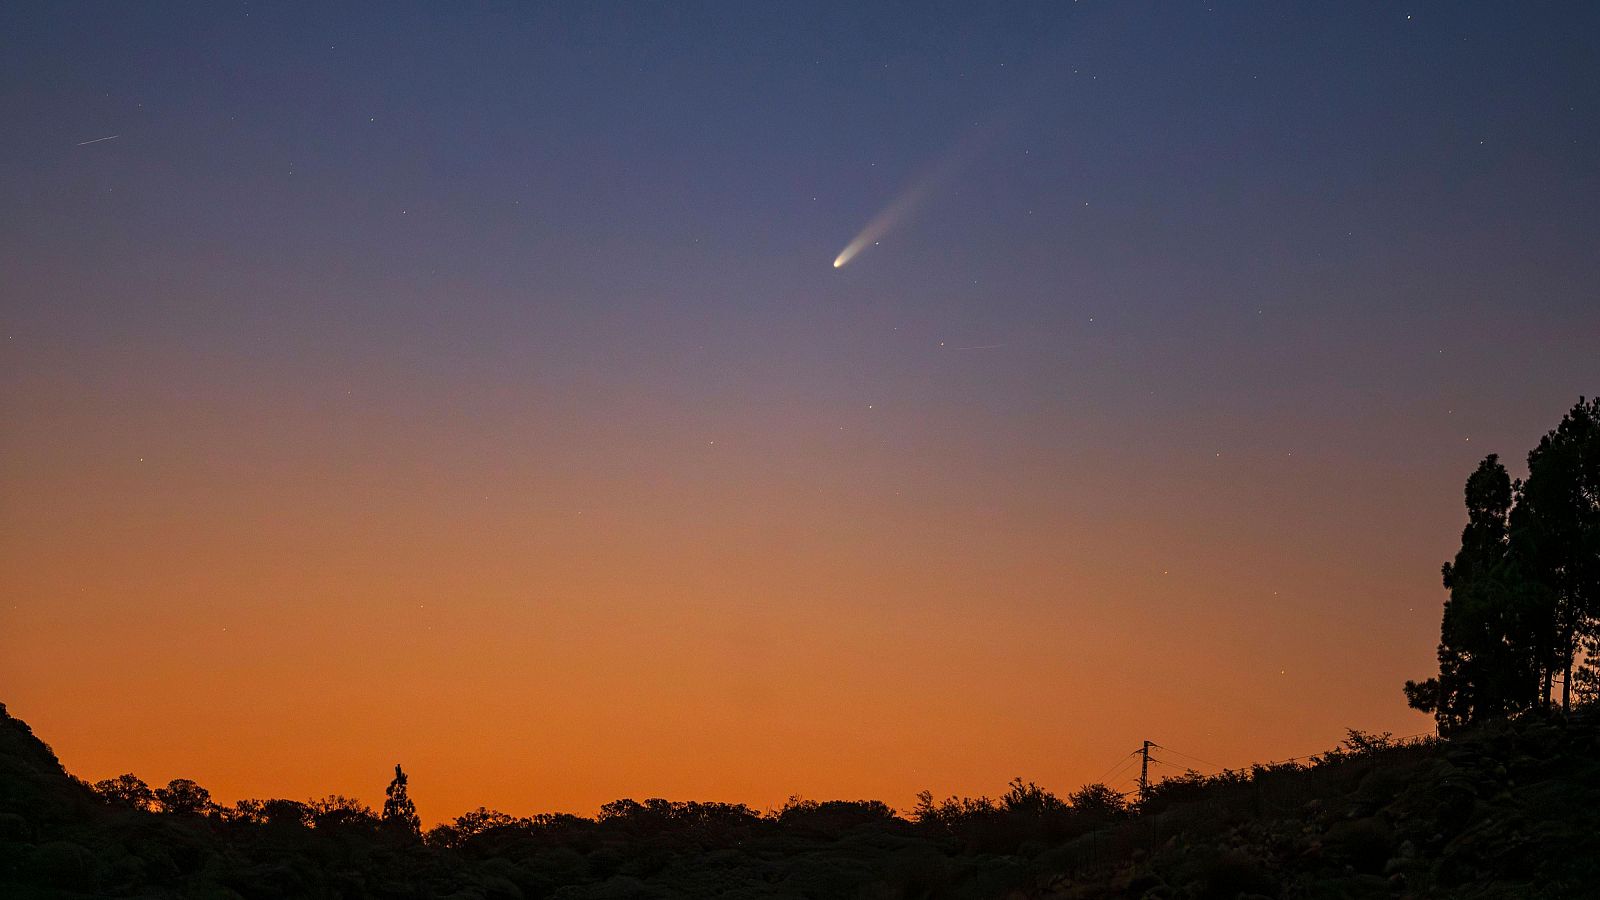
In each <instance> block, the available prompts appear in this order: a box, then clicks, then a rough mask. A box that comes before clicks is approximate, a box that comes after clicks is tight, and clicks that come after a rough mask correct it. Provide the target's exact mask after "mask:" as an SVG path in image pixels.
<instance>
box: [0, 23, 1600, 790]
mask: <svg viewBox="0 0 1600 900" xmlns="http://www.w3.org/2000/svg"><path fill="white" fill-rule="evenodd" d="M1597 44H1600V6H1596V5H1594V4H1588V3H1578V2H1568V3H1562V2H1556V3H1548V4H1519V3H1442V2H1441V3H1425V2H1413V3H1404V2H1402V3H1392V2H1385V3H1341V4H1324V3H1265V2H1237V3H1233V2H1216V3H1211V4H1207V3H1201V2H1183V3H1135V2H1109V0H1093V2H1090V0H1085V2H1079V3H1059V2H1049V3H1027V2H1019V3H1008V4H989V3H974V4H955V3H878V4H859V3H799V2H796V3H783V4H769V3H743V2H729V3H712V2H704V3H681V4H678V3H673V4H645V3H626V4H612V3H589V2H582V3H555V4H510V3H495V4H490V3H481V4H403V3H384V4H337V5H335V4H313V3H306V4H292V3H260V4H252V3H226V2H217V3H170V4H159V5H148V4H121V3H104V4H80V3H73V2H69V3H60V2H49V3H43V2H19V3H8V4H5V5H4V6H3V7H0V121H3V122H4V123H6V124H5V127H4V128H3V129H0V209H3V210H5V214H4V215H3V216H0V332H3V344H0V413H3V414H0V701H4V702H5V703H6V704H7V705H8V706H9V708H10V710H11V712H12V713H13V714H14V715H17V716H19V717H21V718H23V719H25V720H27V721H28V722H29V723H30V724H32V725H33V727H34V729H35V730H36V731H37V732H38V733H39V734H40V736H41V737H42V738H43V739H44V740H46V741H48V742H49V743H51V744H52V745H53V747H54V749H55V750H56V752H57V753H58V755H59V756H60V757H61V759H62V761H63V762H64V764H65V765H66V766H67V768H68V769H69V770H70V771H72V772H73V773H75V774H77V775H79V776H82V777H85V778H88V779H90V780H96V779H100V778H106V777H110V776H113V775H116V774H120V773H122V772H129V771H131V772H134V773H137V774H138V775H140V776H141V777H143V778H144V779H145V780H147V781H150V782H152V783H162V784H164V783H165V782H166V781H167V780H168V779H171V778H175V777H187V778H193V779H195V780H197V781H199V782H200V783H201V784H202V785H204V786H206V787H208V788H209V789H210V790H211V791H212V792H213V794H214V795H216V797H217V798H218V799H219V800H223V801H225V802H231V801H233V800H235V799H238V798H242V797H290V798H300V799H303V798H307V797H313V796H317V797H320V796H322V795H325V794H328V793H342V794H347V795H354V796H357V797H360V798H362V799H365V800H367V801H368V802H372V803H376V802H381V800H382V789H383V786H384V785H385V784H386V783H387V781H388V779H389V777H390V775H391V773H392V766H393V765H394V763H396V762H400V763H402V764H403V765H404V766H405V767H406V770H407V771H408V773H409V774H410V776H411V791H412V796H413V797H414V798H415V799H416V801H417V803H418V806H419V808H420V810H421V812H422V814H423V818H424V820H425V821H430V822H432V821H439V820H442V819H448V818H450V817H453V816H455V815H457V814H459V813H461V812H464V811H466V810H469V809H472V808H475V807H477V806H480V805H483V806H488V807H491V808H497V809H501V810H504V811H506V812H509V813H513V814H518V815H526V814H531V813H535V812H545V811H566V812H574V813H579V814H585V815H592V814H593V813H594V811H595V810H596V808H597V807H598V806H599V805H600V804H601V803H604V802H607V801H609V800H613V799H617V798H620V797H633V798H637V799H642V798H645V797H657V796H659V797H667V798H671V799H679V800H687V799H696V800H721V801H734V802H745V803H749V804H751V805H752V806H754V807H756V808H758V809H762V808H768V807H771V806H775V805H778V804H781V803H782V802H783V800H784V799H785V798H787V797H789V796H790V795H793V794H799V795H803V796H806V797H811V798H816V799H828V798H878V799H882V800H885V801H886V802H888V803H890V804H891V805H892V806H895V807H898V808H902V809H906V808H909V807H910V806H911V805H912V803H913V798H914V794H915V793H916V792H917V791H919V790H923V789H928V790H931V791H933V792H934V793H935V794H937V795H940V796H944V795H948V794H967V795H978V794H988V795H990V796H994V795H997V794H998V793H1000V792H1003V791H1004V789H1005V784H1006V782H1007V781H1008V780H1009V779H1011V778H1013V777H1016V776H1022V777H1024V778H1026V779H1029V780H1034V781H1037V782H1039V783H1040V784H1041V785H1043V786H1045V787H1047V788H1049V789H1052V790H1054V791H1056V792H1057V793H1061V794H1065V793H1066V792H1067V791H1070V790H1072V789H1074V788H1076V787H1077V786H1078V785H1080V784H1083V783H1086V782H1090V781H1094V780H1098V779H1100V778H1107V779H1109V780H1110V781H1112V782H1113V783H1114V785H1115V786H1116V787H1118V788H1119V789H1128V788H1130V787H1131V786H1132V785H1131V782H1130V780H1129V779H1130V778H1131V777H1132V773H1131V769H1130V768H1129V767H1128V766H1127V765H1126V764H1125V763H1126V759H1125V757H1126V755H1127V752H1128V751H1129V750H1131V749H1133V748H1135V747H1137V746H1139V744H1140V742H1141V741H1143V740H1146V739H1148V740H1152V741H1155V742H1157V743H1159V744H1161V745H1163V746H1166V747H1169V748H1172V750H1173V754H1176V753H1182V754H1187V756H1177V755H1172V754H1169V755H1167V756H1166V757H1165V758H1166V759H1167V760H1168V761H1169V763H1171V764H1185V763H1191V762H1192V763H1193V764H1194V765H1195V767H1196V768H1199V769H1201V770H1204V771H1211V770H1213V768H1214V767H1215V766H1240V765H1244V764H1248V763H1250V762H1252V761H1265V760H1274V759H1283V758H1286V757H1292V756H1301V755H1305V754H1308V753H1313V752H1317V751H1320V750H1324V749H1326V748H1328V747H1330V746H1332V745H1334V744H1335V743H1336V742H1337V741H1338V740H1339V739H1341V738H1342V737H1343V736H1344V734H1345V729H1346V728H1361V729H1365V730H1371V731H1392V732H1394V733H1395V734H1397V735H1409V734H1415V733H1419V732H1424V731H1427V730H1429V728H1430V727H1431V721H1430V720H1429V719H1428V717H1426V716H1423V715H1422V714H1420V713H1416V712H1414V711H1410V710H1408V709H1407V708H1406V706H1405V702H1404V698H1403V697H1402V695H1401V692H1400V685H1401V683H1402V682H1403V681H1404V680H1405V679H1407V678H1420V677H1424V676H1426V675H1428V674H1430V673H1431V672H1432V671H1434V668H1433V667H1434V665H1435V663H1434V659H1433V653H1434V646H1435V643H1436V642H1437V639H1438V621H1439V613H1440V609H1441V604H1442V602H1443V600H1444V596H1445V595H1444V591H1443V589H1442V588H1441V587H1440V585H1439V566H1440V564H1441V563H1442V562H1443V561H1444V560H1446V559H1448V558H1450V556H1451V555H1452V554H1453V553H1454V550H1455V548H1456V546H1457V543H1458V540H1459V533H1460V528H1461V526H1462V525H1463V524H1464V519H1465V514H1464V509H1463V507H1462V502H1461V487H1462V483H1463V482H1464V480H1465V478H1466V476H1467V474H1468V473H1469V472H1470V471H1471V470H1472V468H1473V467H1474V465H1475V463H1476V462H1477V460H1478V459H1480V458H1481V457H1482V456H1483V455H1484V454H1487V453H1491V452H1493V453H1499V454H1501V455H1502V456H1503V457H1504V458H1506V459H1507V460H1508V461H1509V462H1510V463H1511V466H1512V469H1513V472H1514V473H1515V472H1517V471H1520V470H1521V468H1522V460H1523V458H1524V456H1525V454H1526V452H1527V451H1528V450H1529V449H1530V448H1531V447H1532V446H1533V445H1534V444H1535V443H1536V442H1537V439H1538V437H1539V436H1540V435H1541V434H1542V433H1543V432H1544V431H1546V430H1548V429H1549V428H1551V427H1553V426H1554V425H1555V424H1556V422H1557V421H1559V419H1560V417H1561V414H1562V413H1563V412H1564V411H1565V410H1566V409H1568V408H1569V407H1570V406H1571V405H1572V404H1573V403H1574V402H1575V401H1576V400H1577V399H1578V397H1579V396H1580V395H1589V396H1592V395H1594V394H1595V393H1597V392H1600V353H1597V352H1596V350H1597V347H1600V296H1597V285H1600V252H1597V251H1600V46H1597ZM886 220H887V221H886ZM864 230H865V231H866V233H867V236H868V237H869V238H870V240H866V241H862V242H859V244H858V246H857V247H856V250H855V252H853V253H852V254H850V256H849V258H848V260H847V261H845V262H844V263H843V264H841V265H837V266H836V265H835V262H836V261H838V260H839V259H840V257H841V254H842V253H843V252H844V251H845V248H846V247H847V246H850V245H851V244H852V242H856V239H857V238H858V236H860V235H862V234H863V232H864ZM1118 763H1123V764H1124V765H1123V768H1122V769H1121V770H1117V769H1114V768H1113V767H1114V766H1115V765H1116V764H1118ZM1175 771H1176V769H1174V768H1173V767H1172V766H1171V765H1169V766H1168V767H1166V768H1164V769H1163V768H1160V767H1158V768H1157V773H1166V774H1172V773H1174V772H1175Z"/></svg>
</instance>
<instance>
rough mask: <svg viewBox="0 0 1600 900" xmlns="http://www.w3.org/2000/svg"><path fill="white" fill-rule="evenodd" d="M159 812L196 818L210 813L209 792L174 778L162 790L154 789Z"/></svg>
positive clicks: (182, 779)
mask: <svg viewBox="0 0 1600 900" xmlns="http://www.w3.org/2000/svg"><path fill="white" fill-rule="evenodd" d="M155 795H156V800H157V801H158V802H160V804H161V811H162V812H168V813H173V814H175V815H180V816H198V815H200V814H201V813H205V812H210V811H211V792H210V791H208V790H206V789H205V788H203V787H201V786H200V785H198V784H195V783H194V782H193V781H190V780H189V779H187V778H174V779H172V780H171V781H169V782H167V786H166V787H164V788H156V791H155Z"/></svg>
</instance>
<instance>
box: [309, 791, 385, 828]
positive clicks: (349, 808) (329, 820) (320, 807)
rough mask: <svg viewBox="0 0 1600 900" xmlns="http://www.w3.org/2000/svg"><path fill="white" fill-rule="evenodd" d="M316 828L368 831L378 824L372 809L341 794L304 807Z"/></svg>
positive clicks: (331, 795)
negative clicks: (308, 811)
mask: <svg viewBox="0 0 1600 900" xmlns="http://www.w3.org/2000/svg"><path fill="white" fill-rule="evenodd" d="M306 806H307V808H308V809H309V810H310V814H311V824H312V825H314V826H316V827H317V828H356V829H363V830H365V829H370V828H372V827H374V826H376V825H377V824H378V817H377V816H376V815H374V814H373V812H372V808H371V807H369V806H367V805H366V804H365V803H362V802H361V801H360V800H353V799H351V798H349V797H346V796H344V795H343V794H329V795H328V796H326V797H323V798H322V799H321V800H313V801H311V802H310V803H309V804H307V805H306Z"/></svg>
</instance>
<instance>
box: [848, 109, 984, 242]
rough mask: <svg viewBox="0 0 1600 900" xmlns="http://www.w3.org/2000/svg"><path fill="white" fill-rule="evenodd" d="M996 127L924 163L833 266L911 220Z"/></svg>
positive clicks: (969, 136) (979, 131) (967, 137)
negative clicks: (926, 163) (930, 161)
mask: <svg viewBox="0 0 1600 900" xmlns="http://www.w3.org/2000/svg"><path fill="white" fill-rule="evenodd" d="M995 130H996V129H995V128H993V127H987V128H983V127H980V128H977V129H975V130H974V131H972V132H970V133H968V134H967V135H965V136H963V137H962V138H961V139H960V140H958V141H956V142H955V144H954V145H952V146H951V147H950V149H948V150H946V151H945V152H944V155H942V156H940V157H939V158H938V159H936V160H934V161H933V162H932V163H929V164H928V165H926V166H924V167H923V168H922V169H921V171H919V172H918V173H917V174H916V176H915V177H913V178H912V179H911V181H910V182H908V183H907V184H906V186H905V187H903V188H901V189H900V193H898V194H896V195H895V197H894V199H893V200H891V201H889V204H888V205H887V206H885V207H884V208H883V209H882V210H880V211H879V212H878V214H877V215H875V216H873V217H872V218H871V219H869V220H867V224H866V225H865V226H863V227H862V229H861V231H860V232H858V233H857V234H856V236H855V237H854V238H852V239H851V240H850V243H848V244H846V245H845V247H844V249H843V250H840V251H839V255H838V256H836V257H834V259H833V267H834V268H835V269H842V268H844V267H845V265H846V264H847V263H849V262H850V261H851V260H852V259H855V258H856V257H857V256H859V255H860V254H861V251H863V250H865V249H867V248H868V247H871V246H873V245H875V244H877V243H878V241H879V240H880V239H882V238H883V236H884V235H886V234H888V233H889V232H890V231H891V230H893V229H894V228H895V227H896V226H898V225H900V224H901V223H903V222H905V221H906V220H907V219H910V218H911V217H912V216H913V215H915V213H916V212H917V210H918V209H919V208H921V206H922V204H923V203H924V202H925V201H926V200H927V199H928V198H929V197H930V196H932V195H933V194H935V193H937V192H939V191H940V190H941V189H943V188H944V187H945V186H946V185H948V184H949V183H950V182H951V181H952V180H954V178H955V177H956V176H957V175H959V174H960V173H961V170H962V169H964V168H966V167H967V164H968V163H970V162H971V161H972V159H973V157H975V156H977V155H978V152H979V151H981V150H982V149H983V148H984V147H985V146H987V145H988V144H989V142H990V139H991V138H992V137H993V136H994V133H995Z"/></svg>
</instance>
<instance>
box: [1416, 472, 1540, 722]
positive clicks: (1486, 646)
mask: <svg viewBox="0 0 1600 900" xmlns="http://www.w3.org/2000/svg"><path fill="white" fill-rule="evenodd" d="M1512 496H1513V490H1512V484H1511V478H1510V476H1508V475H1507V474H1506V469H1505V466H1503V465H1501V464H1500V459H1499V457H1498V456H1496V455H1495V454H1490V455H1489V456H1487V457H1485V458H1484V460H1483V461H1482V462H1481V463H1479V464H1478V468H1477V470H1476V471H1474V472H1473V473H1472V475H1471V476H1470V477H1468V478H1467V485H1466V490H1465V497H1466V505H1467V526H1466V528H1464V529H1463V530H1462V532H1461V549H1460V550H1459V551H1457V552H1456V557H1455V559H1454V560H1453V561H1452V562H1447V563H1445V564H1444V568H1443V570H1442V573H1443V582H1444V586H1445V588H1446V589H1447V590H1449V591H1450V596H1449V598H1448V599H1447V600H1446V601H1445V604H1444V616H1443V618H1442V620H1441V622H1440V626H1439V653H1438V656H1439V675H1438V676H1437V678H1434V679H1429V680H1428V681H1427V682H1423V683H1421V684H1418V683H1416V682H1408V683H1407V685H1406V698H1407V700H1408V702H1410V703H1411V705H1412V706H1414V707H1416V708H1417V709H1420V710H1422V711H1424V712H1431V713H1433V715H1434V719H1435V720H1436V721H1437V722H1438V724H1439V727H1440V729H1441V730H1449V729H1452V728H1456V727H1459V726H1461V725H1464V724H1466V723H1468V722H1472V721H1475V720H1477V719H1481V718H1486V717H1489V716H1494V715H1501V714H1504V713H1506V712H1508V711H1510V710H1513V709H1515V708H1517V707H1518V706H1519V705H1520V704H1519V701H1522V702H1525V701H1526V700H1527V699H1531V698H1530V697H1528V696H1527V691H1526V687H1527V686H1528V685H1529V681H1530V679H1535V678H1536V677H1537V671H1536V669H1535V667H1534V662H1535V660H1534V654H1533V653H1532V652H1530V651H1531V649H1532V645H1533V644H1535V643H1536V641H1534V640H1533V639H1532V638H1531V636H1530V635H1529V632H1530V631H1531V630H1533V629H1530V628H1529V617H1528V616H1526V615H1521V614H1520V613H1523V612H1525V611H1524V610H1520V609H1519V608H1518V605H1519V604H1518V602H1517V600H1518V597H1519V596H1520V594H1519V581H1520V579H1519V577H1518V575H1517V573H1516V566H1515V563H1514V561H1513V560H1512V558H1511V556H1510V547H1511V540H1510V514H1511V505H1512Z"/></svg>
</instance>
